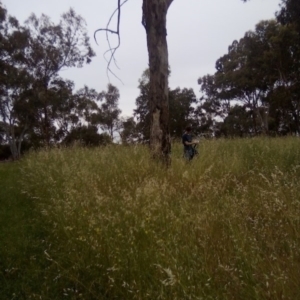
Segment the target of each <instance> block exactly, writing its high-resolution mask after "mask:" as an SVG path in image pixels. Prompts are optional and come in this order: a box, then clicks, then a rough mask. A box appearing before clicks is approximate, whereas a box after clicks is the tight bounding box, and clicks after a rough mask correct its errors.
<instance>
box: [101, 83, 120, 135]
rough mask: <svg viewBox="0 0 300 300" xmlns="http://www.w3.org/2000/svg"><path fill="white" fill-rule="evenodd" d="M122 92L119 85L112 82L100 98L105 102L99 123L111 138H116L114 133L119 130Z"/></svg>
mask: <svg viewBox="0 0 300 300" xmlns="http://www.w3.org/2000/svg"><path fill="white" fill-rule="evenodd" d="M119 98H120V93H119V90H118V88H117V87H115V86H113V85H112V84H110V83H109V84H108V85H107V91H102V92H101V93H100V95H99V100H100V101H102V102H103V103H102V104H101V106H100V110H99V124H100V128H101V129H102V130H103V131H105V132H107V133H108V134H109V136H110V138H111V140H113V139H114V133H115V132H117V131H118V130H119V127H120V126H121V124H120V119H119V117H120V114H121V110H120V109H119V106H118V105H119Z"/></svg>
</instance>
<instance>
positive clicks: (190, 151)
mask: <svg viewBox="0 0 300 300" xmlns="http://www.w3.org/2000/svg"><path fill="white" fill-rule="evenodd" d="M192 140H193V138H192V135H191V134H189V133H187V132H186V133H184V135H183V136H182V143H183V146H184V157H185V158H186V159H187V160H191V159H192V158H193V157H194V156H195V155H196V154H197V153H198V152H197V150H196V149H195V146H194V145H186V144H185V142H188V143H191V142H192Z"/></svg>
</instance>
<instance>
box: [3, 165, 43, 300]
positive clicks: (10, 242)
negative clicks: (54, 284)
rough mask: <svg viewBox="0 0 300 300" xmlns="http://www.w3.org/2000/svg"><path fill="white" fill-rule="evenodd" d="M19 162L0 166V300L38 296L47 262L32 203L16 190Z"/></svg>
mask: <svg viewBox="0 0 300 300" xmlns="http://www.w3.org/2000/svg"><path fill="white" fill-rule="evenodd" d="M19 180H20V170H19V163H6V164H0V191H1V192H0V291H1V296H0V299H3V300H6V299H28V296H29V295H31V297H32V299H35V295H36V296H37V294H39V291H40V288H41V278H42V277H43V276H44V269H45V268H46V266H47V264H48V263H47V261H46V260H45V259H44V256H45V255H44V253H43V248H42V244H41V243H42V239H43V237H44V236H45V226H44V224H43V222H41V218H39V214H38V217H37V215H36V212H35V210H34V206H33V203H32V201H31V200H30V199H28V197H26V196H25V195H23V194H22V193H21V191H20V185H19Z"/></svg>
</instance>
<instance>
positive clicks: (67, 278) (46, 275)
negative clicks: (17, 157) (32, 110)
mask: <svg viewBox="0 0 300 300" xmlns="http://www.w3.org/2000/svg"><path fill="white" fill-rule="evenodd" d="M199 150H200V151H199V152H200V155H199V157H197V158H196V159H195V160H194V161H192V162H191V163H186V162H185V161H183V159H182V153H181V151H182V150H181V145H175V146H174V147H173V152H172V167H171V168H170V169H169V170H165V169H163V168H161V167H160V166H158V165H156V164H155V163H153V162H152V161H151V159H149V154H148V152H147V149H146V148H145V147H142V146H138V147H125V146H124V147H123V146H115V147H106V148H103V149H99V148H97V149H85V148H68V149H54V150H51V151H41V152H38V153H31V154H29V155H27V156H26V157H25V158H24V159H23V160H22V161H21V162H19V163H17V164H2V165H0V179H1V183H0V184H1V203H0V217H1V219H0V247H1V248H0V268H1V269H0V275H1V277H2V278H0V290H1V291H2V290H3V291H4V293H2V292H1V296H0V298H1V297H3V298H1V299H87V300H89V299H203V300H206V299H221V300H223V299H228V300H229V299H243V300H244V299H270V300H271V299H272V300H273V299H292V300H295V299H300V230H299V229H300V184H299V179H300V140H299V139H297V138H281V139H280V138H276V139H275V138H274V139H263V138H260V139H244V140H217V141H215V140H213V141H203V142H202V143H201V144H200V147H199ZM3 191H4V192H3ZM2 295H5V296H2Z"/></svg>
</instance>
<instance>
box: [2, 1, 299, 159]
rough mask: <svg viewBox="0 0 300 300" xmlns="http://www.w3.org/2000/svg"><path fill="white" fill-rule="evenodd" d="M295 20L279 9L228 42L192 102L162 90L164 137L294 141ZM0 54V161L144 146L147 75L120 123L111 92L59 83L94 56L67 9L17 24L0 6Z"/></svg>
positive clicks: (188, 95)
mask: <svg viewBox="0 0 300 300" xmlns="http://www.w3.org/2000/svg"><path fill="white" fill-rule="evenodd" d="M299 15H300V5H299V3H298V1H297V0H283V1H282V4H281V8H280V10H279V11H278V12H277V13H276V18H275V19H274V20H268V21H262V22H260V23H259V24H257V25H256V28H255V31H249V32H247V33H245V35H244V37H243V38H242V39H240V40H239V41H237V40H236V41H233V43H232V44H231V45H230V46H229V48H228V53H227V54H225V55H224V56H222V57H220V58H219V59H218V60H217V61H216V72H215V73H214V74H213V75H206V76H203V77H201V78H199V79H198V83H199V85H200V91H201V97H200V99H197V97H196V96H195V93H194V91H193V90H192V89H189V88H183V89H181V88H176V89H174V90H172V89H168V102H169V132H170V135H171V137H172V138H180V137H181V135H182V131H183V130H184V128H185V127H186V126H187V125H192V126H193V128H194V129H195V130H194V131H195V133H196V134H200V133H208V134H211V135H215V136H225V137H228V136H230V137H232V136H253V135H257V134H276V135H277V134H279V135H284V134H299V130H300V101H299V95H300V86H299V82H300V78H299V76H300V22H299ZM0 45H1V46H0V145H1V148H0V149H2V152H3V151H4V150H3V149H7V150H9V152H10V153H11V156H12V157H13V158H14V159H17V158H19V157H20V155H21V153H22V151H25V150H27V149H29V148H32V147H33V148H39V147H44V146H47V147H49V146H51V145H55V144H66V145H69V144H72V143H74V142H75V141H79V142H80V143H83V144H85V145H105V144H107V143H111V142H113V140H114V139H115V140H116V138H117V140H119V141H121V142H122V143H124V144H130V143H149V141H150V133H151V122H152V121H153V120H152V118H153V116H152V115H151V112H152V110H153V109H152V108H151V107H150V105H151V103H152V102H151V101H149V99H150V88H151V87H150V74H151V70H149V69H147V70H145V71H144V73H143V74H142V76H141V78H140V79H139V85H138V88H139V91H140V94H139V96H138V97H137V99H136V101H135V103H136V108H135V109H134V111H133V115H132V116H131V117H129V118H123V117H122V116H121V110H120V109H119V107H118V102H119V99H120V93H119V90H118V89H117V87H115V86H113V85H112V84H108V85H107V90H106V91H102V92H98V91H96V90H95V89H91V88H89V87H87V86H84V87H83V88H81V89H79V90H78V91H75V90H74V83H73V82H72V81H70V80H67V79H63V78H62V77H61V76H60V71H61V70H64V69H66V68H72V67H83V66H84V65H85V64H88V63H90V62H91V60H92V58H93V57H94V56H95V53H94V51H93V49H92V47H91V45H90V41H89V38H88V34H87V29H86V23H85V21H84V19H83V18H82V17H81V16H79V15H77V14H76V13H75V11H74V10H72V9H70V10H69V11H68V12H67V13H65V14H63V15H62V16H61V19H60V21H59V22H58V23H57V24H54V23H53V22H52V21H51V19H50V18H49V17H48V16H46V15H42V16H41V17H39V18H38V17H37V16H35V15H34V14H32V15H31V16H30V17H29V18H28V19H27V21H26V22H25V23H24V24H23V25H20V23H19V22H18V20H17V19H16V18H14V17H12V16H10V15H9V14H8V13H7V10H6V9H5V8H4V6H3V5H2V4H1V2H0ZM169 73H170V71H169ZM152 88H153V87H152ZM151 120H152V121H151ZM3 155H4V156H5V155H7V154H3ZM0 156H1V150H0Z"/></svg>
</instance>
